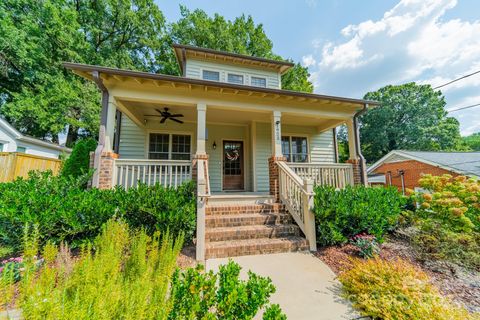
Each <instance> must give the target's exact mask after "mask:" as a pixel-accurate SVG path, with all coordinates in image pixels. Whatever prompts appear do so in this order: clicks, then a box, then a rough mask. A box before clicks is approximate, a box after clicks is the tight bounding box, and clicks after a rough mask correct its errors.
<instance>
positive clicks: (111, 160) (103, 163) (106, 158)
mask: <svg viewBox="0 0 480 320" xmlns="http://www.w3.org/2000/svg"><path fill="white" fill-rule="evenodd" d="M117 158H118V154H116V153H113V152H103V153H102V155H101V156H100V166H99V168H98V188H99V189H110V188H112V187H113V166H114V164H115V159H117Z"/></svg>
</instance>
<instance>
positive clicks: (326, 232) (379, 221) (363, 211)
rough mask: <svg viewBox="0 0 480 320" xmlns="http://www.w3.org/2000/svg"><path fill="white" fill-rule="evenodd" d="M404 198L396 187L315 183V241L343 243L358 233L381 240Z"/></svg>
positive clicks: (395, 221)
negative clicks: (316, 184)
mask: <svg viewBox="0 0 480 320" xmlns="http://www.w3.org/2000/svg"><path fill="white" fill-rule="evenodd" d="M405 203H406V199H405V198H404V197H403V196H402V195H401V194H400V193H399V192H398V191H397V190H396V189H395V188H367V187H363V186H356V187H347V188H345V189H342V190H335V189H334V188H333V187H329V186H317V187H315V200H314V212H315V223H316V227H317V241H318V242H319V243H320V244H321V245H332V244H340V243H346V242H347V241H348V240H349V239H350V238H352V237H353V236H355V235H357V234H360V233H367V234H371V235H374V236H375V237H376V238H377V240H379V241H382V237H383V235H384V234H385V232H387V231H390V230H392V229H393V228H394V227H395V226H396V225H397V222H398V217H399V215H400V213H401V211H402V207H403V206H404V205H405Z"/></svg>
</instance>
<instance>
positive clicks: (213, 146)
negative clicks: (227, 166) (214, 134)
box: [212, 141, 217, 150]
mask: <svg viewBox="0 0 480 320" xmlns="http://www.w3.org/2000/svg"><path fill="white" fill-rule="evenodd" d="M212 148H213V150H216V149H217V143H216V142H215V141H213V145H212Z"/></svg>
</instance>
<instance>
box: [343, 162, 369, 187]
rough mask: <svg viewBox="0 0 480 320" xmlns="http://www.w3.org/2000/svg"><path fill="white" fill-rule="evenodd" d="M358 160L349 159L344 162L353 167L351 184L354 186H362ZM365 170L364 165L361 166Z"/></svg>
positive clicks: (360, 168)
mask: <svg viewBox="0 0 480 320" xmlns="http://www.w3.org/2000/svg"><path fill="white" fill-rule="evenodd" d="M360 161H361V160H360V159H349V160H347V161H346V162H347V163H350V164H352V167H353V183H354V184H355V185H362V174H364V173H363V172H362V166H361V165H360ZM363 167H364V168H365V164H364V165H363Z"/></svg>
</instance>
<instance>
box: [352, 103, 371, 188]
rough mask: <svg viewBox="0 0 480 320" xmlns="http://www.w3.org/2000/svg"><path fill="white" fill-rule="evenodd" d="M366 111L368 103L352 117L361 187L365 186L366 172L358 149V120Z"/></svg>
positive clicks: (363, 158)
mask: <svg viewBox="0 0 480 320" xmlns="http://www.w3.org/2000/svg"><path fill="white" fill-rule="evenodd" d="M367 110H368V103H365V104H364V105H363V108H362V110H360V111H358V112H357V113H355V115H354V116H353V128H354V130H355V149H356V151H357V156H358V157H359V158H360V171H361V173H362V174H361V175H360V181H361V182H362V184H363V185H366V183H367V181H366V178H365V173H366V170H365V163H366V162H365V157H364V156H363V154H362V151H361V149H360V128H359V126H358V118H359V117H360V116H361V115H362V114H364V113H365V112H367Z"/></svg>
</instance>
